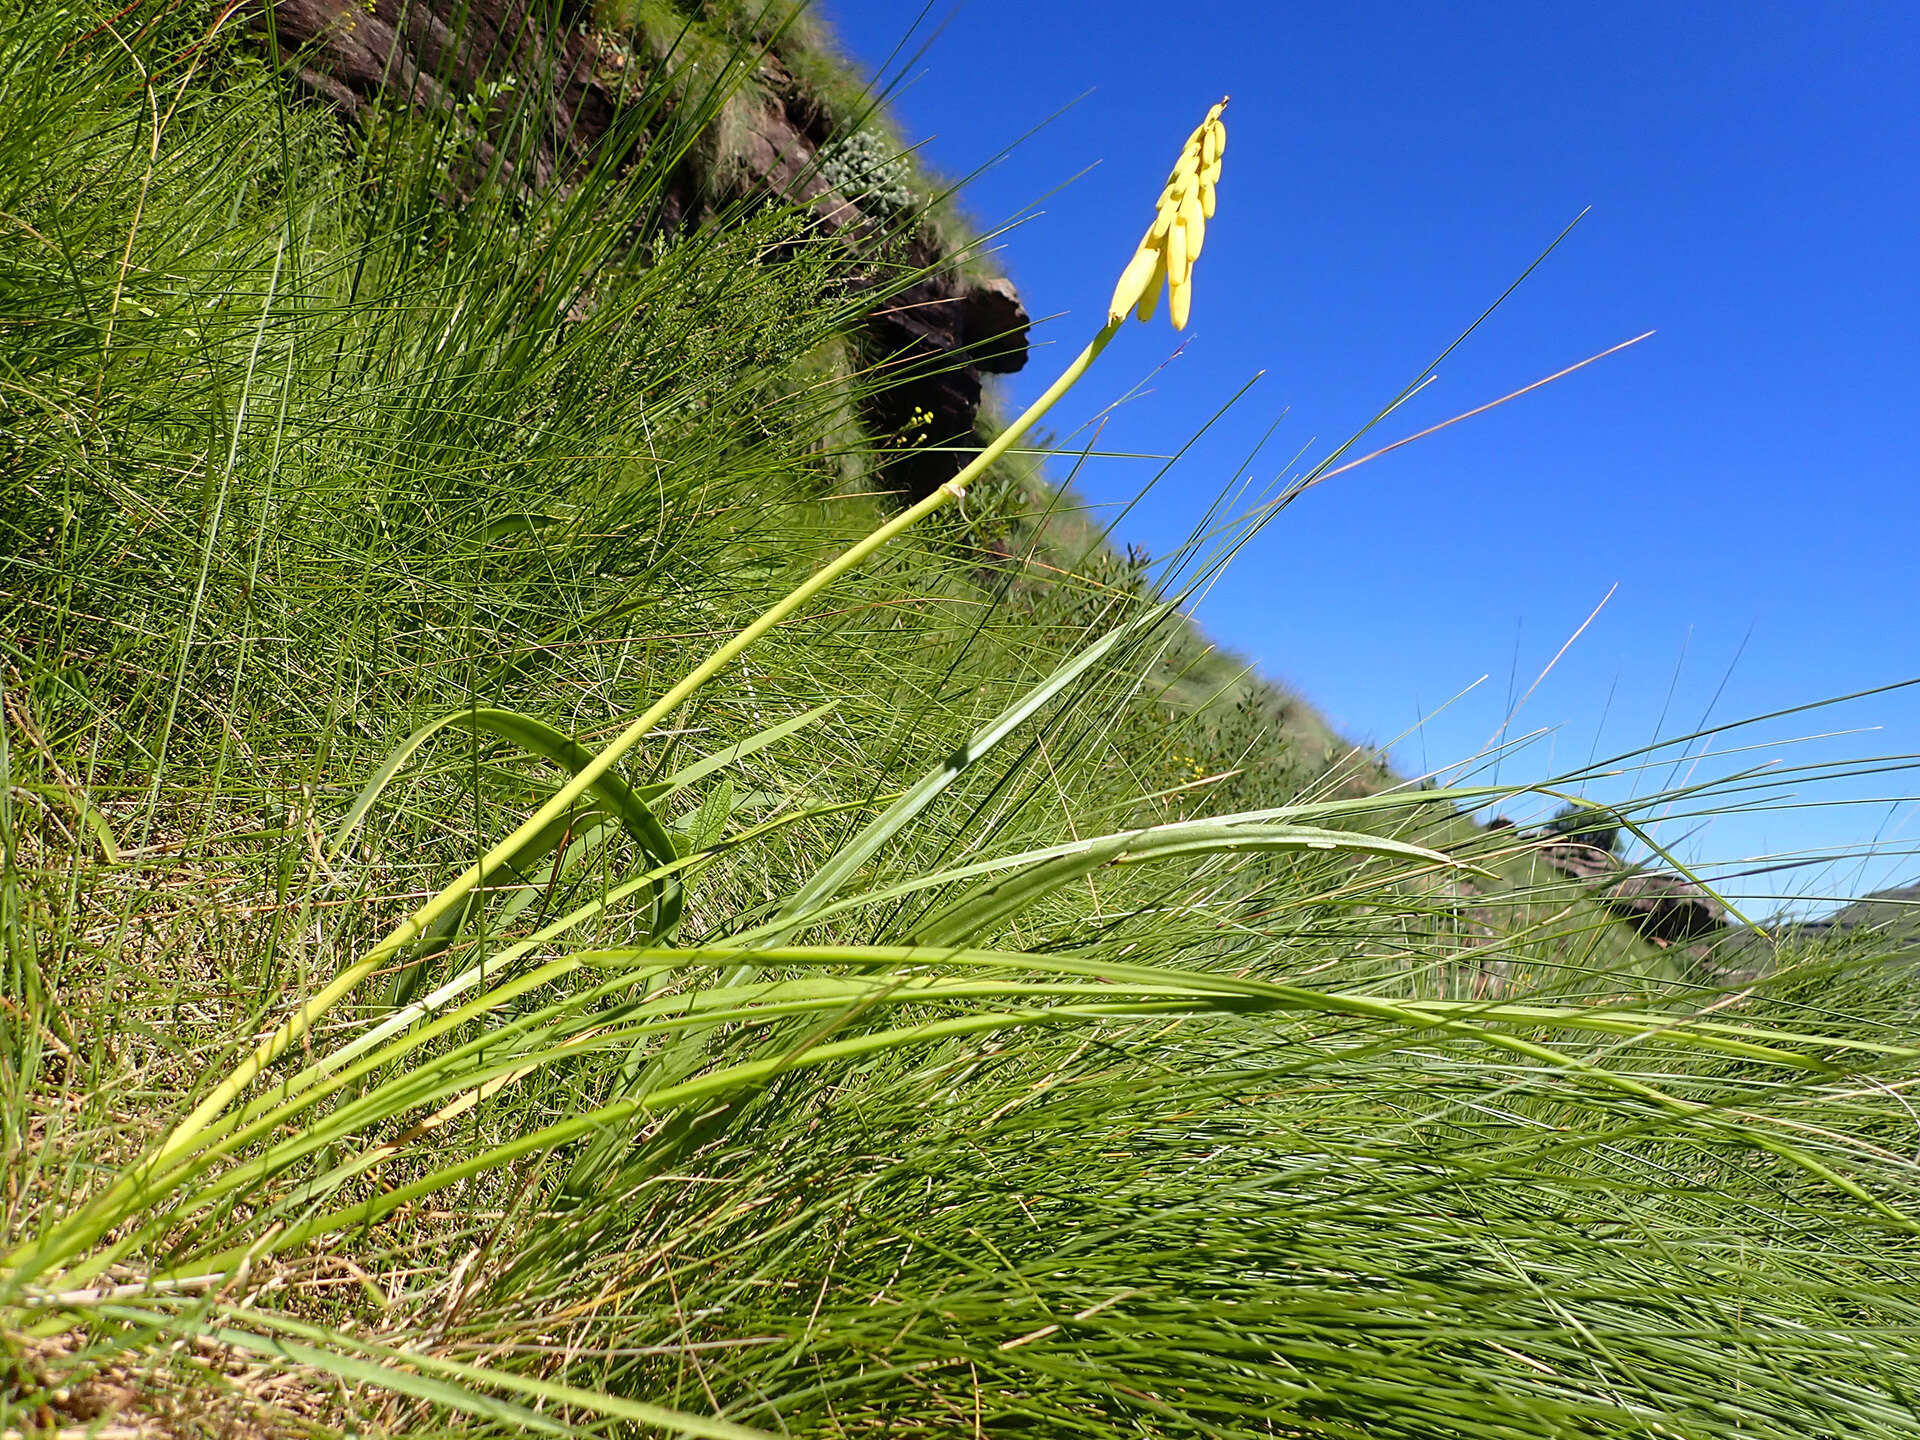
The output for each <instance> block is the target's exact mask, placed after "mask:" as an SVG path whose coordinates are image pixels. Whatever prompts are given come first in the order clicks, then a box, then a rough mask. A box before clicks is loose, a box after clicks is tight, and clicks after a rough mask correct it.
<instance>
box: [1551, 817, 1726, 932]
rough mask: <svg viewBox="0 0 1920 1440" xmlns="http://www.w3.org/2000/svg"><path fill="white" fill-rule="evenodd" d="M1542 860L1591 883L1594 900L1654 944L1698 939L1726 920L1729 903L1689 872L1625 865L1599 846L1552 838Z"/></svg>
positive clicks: (1713, 930) (1716, 928) (1720, 926)
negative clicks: (1713, 894) (1715, 896)
mask: <svg viewBox="0 0 1920 1440" xmlns="http://www.w3.org/2000/svg"><path fill="white" fill-rule="evenodd" d="M1540 858H1541V859H1543V860H1545V861H1546V862H1547V863H1548V864H1549V865H1551V866H1553V867H1554V868H1555V869H1556V870H1559V871H1561V872H1563V873H1565V874H1567V875H1571V876H1572V877H1574V878H1575V879H1576V880H1584V881H1588V882H1590V883H1591V884H1592V886H1593V898H1594V899H1595V900H1597V901H1598V902H1599V903H1600V904H1602V905H1604V906H1606V908H1607V909H1609V910H1611V911H1613V912H1614V913H1615V914H1616V915H1618V916H1619V917H1620V918H1621V919H1623V920H1625V921H1626V922H1627V923H1628V924H1630V925H1632V926H1633V928H1634V929H1635V930H1638V931H1639V932H1640V933H1641V934H1642V935H1644V936H1646V937H1647V939H1649V940H1652V941H1655V942H1656V943H1659V944H1662V945H1674V944H1679V943H1681V942H1684V941H1689V940H1697V939H1699V938H1700V937H1701V936H1703V935H1709V934H1712V933H1713V932H1715V931H1717V930H1719V929H1721V928H1722V927H1723V926H1724V925H1725V924H1726V923H1727V911H1726V907H1725V906H1723V905H1722V904H1721V903H1720V902H1719V901H1718V900H1716V899H1714V898H1713V896H1711V895H1709V894H1708V893H1707V892H1706V891H1705V890H1703V889H1701V887H1700V886H1698V885H1696V884H1694V883H1693V882H1692V881H1691V880H1688V879H1687V878H1686V877H1685V876H1682V875H1675V874H1673V873H1672V872H1671V871H1666V870H1645V869H1639V868H1636V867H1632V866H1627V865H1624V864H1622V863H1621V861H1620V858H1619V857H1618V856H1616V855H1614V854H1613V853H1612V852H1611V851H1609V850H1603V849H1601V848H1600V847H1599V846H1598V845H1582V844H1580V843H1578V842H1576V841H1566V840H1551V839H1549V840H1547V841H1546V842H1544V843H1543V844H1541V846H1540Z"/></svg>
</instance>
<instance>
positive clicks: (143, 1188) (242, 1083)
mask: <svg viewBox="0 0 1920 1440" xmlns="http://www.w3.org/2000/svg"><path fill="white" fill-rule="evenodd" d="M1118 329H1119V322H1118V321H1115V320H1110V321H1109V322H1108V323H1107V324H1106V325H1105V326H1103V327H1102V328H1101V330H1100V332H1099V333H1098V334H1096V335H1095V336H1094V337H1093V339H1092V340H1090V341H1089V342H1088V343H1087V346H1086V348H1085V349H1083V350H1082V351H1081V352H1080V353H1079V354H1078V355H1077V356H1075V357H1074V359H1073V362H1072V363H1071V364H1070V365H1068V366H1067V368H1066V369H1065V370H1063V371H1061V372H1060V376H1059V378H1058V379H1056V380H1055V381H1054V382H1053V384H1052V385H1050V386H1048V387H1047V390H1046V392H1045V393H1044V394H1043V395H1041V396H1040V398H1039V399H1037V400H1035V401H1034V402H1033V403H1032V404H1031V405H1029V406H1028V407H1027V408H1026V410H1025V411H1024V412H1023V413H1022V414H1021V415H1020V417H1019V418H1018V419H1017V420H1015V421H1014V422H1013V423H1012V424H1011V425H1009V426H1008V427H1007V428H1006V429H1005V430H1003V431H1001V432H1000V434H998V435H996V436H995V437H994V438H993V440H992V441H991V442H990V443H989V444H987V445H986V446H985V447H984V448H983V449H982V450H981V451H980V453H979V454H978V455H976V456H974V458H973V459H972V460H971V461H970V462H968V464H967V466H966V468H965V469H963V470H961V472H960V473H959V474H958V475H956V476H954V477H953V479H951V480H949V481H947V483H946V484H944V485H942V486H941V487H940V488H939V489H938V490H936V491H934V492H933V494H931V495H929V496H927V497H926V499H924V500H921V501H920V502H918V503H917V504H915V505H913V506H910V507H909V508H908V509H906V510H903V511H901V512H900V513H899V514H898V515H896V516H894V517H893V518H892V519H891V520H889V521H887V522H886V524H884V525H882V526H880V527H879V528H878V529H877V530H875V531H874V532H873V533H872V534H871V535H868V536H867V537H866V538H865V539H863V540H861V541H859V542H858V543H857V544H855V545H853V546H851V547H849V548H848V549H847V550H845V551H843V552H842V553H841V554H840V555H839V556H838V557H836V558H835V559H833V560H832V561H830V562H829V563H828V564H826V565H825V566H823V567H822V568H821V569H820V570H818V571H816V572H815V573H814V574H813V575H811V576H809V577H808V578H807V579H806V580H805V581H803V582H801V584H799V585H798V586H796V587H795V588H794V589H793V590H792V591H791V592H790V593H789V594H788V595H786V596H785V597H784V598H783V599H781V600H780V601H778V602H777V603H775V604H774V605H773V606H772V607H771V608H770V609H768V610H767V611H766V613H765V614H763V615H761V616H760V618H759V619H757V620H755V621H754V622H753V623H752V624H751V625H748V626H747V627H746V628H745V629H744V630H742V631H741V632H740V633H739V634H737V635H735V636H734V637H733V638H732V639H730V640H728V641H727V642H726V643H725V644H724V645H722V646H720V648H719V649H717V650H715V651H714V652H713V654H711V655H709V656H708V657H707V658H706V659H705V660H704V661H702V662H701V663H700V664H699V665H698V666H696V667H695V668H694V669H693V670H691V671H689V672H688V673H687V675H686V676H685V677H684V678H683V679H682V680H681V681H680V682H679V683H678V684H676V685H675V686H674V687H673V688H672V689H671V690H669V691H667V693H666V694H664V695H662V696H661V697H660V698H659V699H658V700H657V701H655V702H654V703H653V705H652V706H651V707H649V708H648V710H647V711H646V713H645V714H643V715H641V716H640V717H639V718H638V719H636V720H635V721H634V722H633V723H632V724H631V725H629V726H628V727H627V728H626V730H624V731H623V732H622V733H621V734H620V736H619V737H618V738H617V739H615V740H614V741H613V743H612V744H610V745H608V746H607V747H606V749H604V750H602V751H601V752H600V753H599V754H598V755H596V756H595V757H594V759H593V761H592V762H591V763H590V764H588V765H587V766H586V767H585V768H584V769H582V770H581V771H580V773H579V774H577V775H575V776H574V777H573V778H572V779H571V780H570V781H568V782H567V783H566V784H565V785H563V786H561V787H560V789H559V790H558V791H556V792H555V793H554V795H553V797H552V798H551V799H550V800H548V801H547V803H546V804H544V805H542V806H541V807H540V808H539V809H538V810H537V811H535V812H534V813H533V814H532V815H531V816H530V817H528V819H527V820H526V821H524V822H523V823H522V824H521V825H520V827H519V828H518V829H517V830H515V831H514V832H513V833H512V834H511V835H509V836H507V838H506V839H504V840H502V841H501V842H500V843H499V844H497V845H495V846H494V847H493V848H492V849H491V850H489V851H488V852H487V853H486V854H485V855H484V856H482V857H481V858H480V860H479V861H478V862H477V863H476V864H474V865H473V866H472V867H471V868H470V869H468V870H467V871H466V873H465V874H463V875H461V876H460V877H459V878H458V879H456V880H455V881H453V882H452V883H451V884H450V885H448V886H447V887H446V888H445V889H443V890H441V891H440V892H439V893H438V894H437V895H435V896H433V898H432V899H430V900H428V901H427V902H426V903H425V904H423V905H422V906H421V907H420V908H419V909H418V910H416V911H414V912H413V914H411V915H410V916H408V917H407V918H406V919H405V920H404V921H402V922H401V923H400V924H399V925H398V926H396V927H395V928H394V930H393V931H392V933H390V934H389V935H388V936H387V937H386V938H385V939H384V940H382V941H380V943H379V944H377V945H375V946H374V947H373V949H371V950H369V951H368V952H367V953H366V954H365V955H363V956H362V957H361V958H360V959H359V960H357V961H355V962H354V963H353V964H352V965H349V966H348V967H347V968H346V969H345V970H342V971H341V972H340V973H339V974H338V975H337V976H335V977H334V979H333V980H332V982H331V983H329V984H328V985H327V986H326V988H324V989H323V990H321V991H320V992H319V993H318V994H316V995H314V996H313V997H312V998H310V999H309V1000H307V1001H306V1002H305V1003H304V1004H302V1005H301V1006H300V1008H299V1009H298V1010H296V1011H295V1012H294V1013H293V1014H292V1015H291V1016H289V1017H288V1018H287V1020H286V1022H285V1023H284V1024H282V1025H281V1026H280V1027H279V1028H278V1029H277V1030H275V1031H274V1032H273V1034H271V1035H269V1036H268V1037H267V1038H266V1039H265V1040H264V1041H262V1042H261V1044H260V1046H259V1048H258V1049H256V1050H255V1051H254V1052H253V1054H252V1055H251V1056H249V1057H248V1058H247V1059H246V1060H244V1061H242V1062H241V1064H240V1065H239V1066H238V1067H237V1068H235V1070H234V1071H233V1073H232V1074H231V1075H229V1076H227V1078H226V1079H225V1080H222V1081H221V1082H220V1084H219V1085H218V1086H216V1087H215V1088H214V1091H213V1093H212V1094H211V1095H209V1096H207V1098H206V1099H205V1100H203V1101H201V1102H200V1104H199V1105H197V1106H195V1107H194V1109H193V1111H192V1113H191V1114H189V1115H188V1116H187V1117H186V1118H185V1119H184V1120H182V1121H181V1122H180V1123H179V1124H178V1125H176V1126H175V1127H174V1129H173V1131H172V1133H171V1134H169V1135H168V1136H167V1138H166V1139H165V1140H164V1141H163V1142H162V1143H161V1145H160V1147H159V1148H158V1149H157V1150H155V1151H153V1152H152V1153H151V1154H150V1155H148V1156H147V1158H146V1159H145V1160H144V1161H142V1162H141V1163H140V1165H139V1166H137V1167H136V1168H135V1169H134V1170H133V1171H131V1172H130V1173H128V1174H126V1175H123V1176H122V1177H121V1178H120V1179H119V1180H118V1181H116V1182H115V1184H114V1185H113V1186H112V1187H111V1188H110V1189H109V1190H108V1191H107V1192H106V1193H105V1194H103V1195H102V1196H101V1197H100V1200H99V1202H97V1203H96V1204H92V1205H88V1206H86V1207H84V1208H83V1209H82V1211H81V1212H79V1213H78V1214H76V1215H74V1216H73V1217H72V1219H71V1220H70V1221H69V1222H68V1223H69V1224H75V1222H80V1228H82V1230H83V1231H92V1232H94V1233H93V1234H92V1235H85V1236H83V1238H80V1245H81V1246H82V1247H84V1246H85V1245H87V1244H91V1243H92V1242H93V1240H94V1239H96V1238H97V1237H98V1235H100V1234H104V1233H105V1229H107V1228H111V1225H112V1223H113V1221H112V1220H111V1219H108V1217H115V1216H117V1215H118V1214H119V1212H120V1210H121V1208H122V1207H123V1206H124V1205H125V1203H126V1202H127V1200H128V1199H129V1198H130V1197H133V1196H137V1195H144V1196H147V1197H148V1198H154V1197H153V1195H152V1187H153V1184H154V1182H155V1181H157V1180H159V1179H160V1177H161V1175H162V1173H163V1172H164V1171H165V1169H166V1168H167V1162H168V1161H169V1160H171V1159H173V1157H175V1156H176V1155H178V1154H179V1153H180V1152H181V1151H182V1150H183V1149H185V1148H186V1147H187V1146H189V1145H191V1144H192V1143H193V1142H194V1140H195V1139H196V1138H197V1137H198V1136H199V1135H200V1134H201V1132H202V1131H204V1130H205V1129H206V1128H207V1126H208V1125H210V1124H211V1123H212V1122H213V1121H214V1119H215V1118H217V1117H218V1116H219V1115H220V1113H221V1112H222V1111H224V1110H225V1109H226V1108H227V1106H228V1105H229V1104H231V1103H232V1102H233V1100H234V1097H235V1096H237V1095H239V1093H240V1092H241V1091H242V1090H244V1089H245V1088H246V1087H247V1086H248V1085H249V1084H251V1083H252V1081H253V1080H254V1078H255V1077H256V1076H257V1075H259V1074H260V1072H261V1071H262V1070H264V1069H266V1067H267V1066H269V1065H271V1064H272V1063H273V1062H274V1061H275V1060H276V1059H278V1058H279V1057H280V1056H281V1055H283V1054H284V1053H285V1052H286V1050H287V1048H288V1047H289V1046H291V1045H292V1044H294V1042H296V1041H297V1040H299V1039H300V1037H301V1036H303V1035H305V1034H306V1033H307V1032H308V1031H309V1030H311V1029H312V1028H313V1025H314V1023H315V1022H316V1021H318V1020H319V1019H320V1017H321V1016H323V1015H325V1014H326V1013H327V1011H328V1010H330V1009H332V1008H333V1006H334V1005H336V1004H337V1003H339V1001H340V1000H341V998H342V997H343V996H345V995H346V994H348V993H349V992H350V991H351V990H353V988H354V987H355V986H357V985H359V984H360V982H361V981H363V980H365V979H366V978H367V977H368V976H369V975H371V974H373V972H374V971H376V970H378V969H379V968H380V967H381V966H382V965H383V964H385V963H386V962H387V961H389V960H391V959H393V958H394V957H395V956H396V955H398V954H399V953H400V952H401V951H403V950H404V949H406V947H407V946H409V945H411V944H412V943H413V942H414V941H415V940H417V939H419V938H420V936H421V935H422V934H423V933H425V931H426V929H427V927H429V926H430V925H432V924H433V922H434V921H435V920H436V919H437V918H439V917H440V916H441V915H444V914H445V913H446V912H447V911H448V910H450V909H451V908H452V907H453V906H455V905H457V904H459V903H460V901H461V900H462V899H463V898H464V897H465V896H466V895H467V894H468V893H470V892H471V891H472V890H473V889H474V888H475V887H476V886H478V885H479V884H481V882H483V881H484V880H485V879H486V878H487V877H488V876H489V875H491V874H493V873H494V872H495V871H496V870H498V869H499V868H500V866H501V864H502V863H503V862H504V861H505V860H507V859H508V858H509V857H510V856H512V855H513V853H514V852H515V851H516V850H518V849H519V847H520V846H521V845H523V844H524V843H525V842H526V841H527V840H529V839H530V838H532V837H533V836H534V835H537V834H538V833H539V832H540V831H541V829H542V828H543V827H545V826H546V825H547V824H548V823H549V822H550V821H552V820H553V819H554V818H555V817H557V816H559V815H560V814H562V813H563V812H564V811H566V810H567V809H568V808H569V807H571V806H572V805H573V804H574V802H575V801H577V800H579V799H580V797H581V796H582V795H584V794H586V793H587V791H588V789H589V788H591V786H592V785H593V783H594V781H596V780H598V779H599V778H600V777H601V776H602V775H604V774H605V773H606V772H607V771H608V770H610V769H612V768H613V766H614V765H615V764H617V763H618V762H619V760H620V758H621V757H622V756H623V755H625V754H626V753H627V752H628V751H629V750H631V749H632V748H633V747H634V746H635V745H636V744H638V743H639V741H640V740H642V739H643V738H644V737H645V736H646V735H647V734H648V733H649V732H650V731H652V730H653V729H654V727H655V726H657V725H659V724H660V722H661V721H662V720H664V719H666V717H667V716H669V715H671V714H672V713H673V712H674V711H675V710H677V709H678V708H679V707H680V706H681V705H683V704H684V703H686V701H687V699H688V698H689V697H690V696H692V695H693V693H694V692H695V691H696V690H698V689H699V688H700V687H701V686H702V685H704V684H706V683H707V681H709V680H711V679H712V678H713V677H714V676H715V675H717V674H719V673H720V671H722V670H724V669H725V668H726V667H727V666H728V665H729V664H730V663H732V661H733V660H734V659H735V657H737V656H738V655H740V653H741V652H742V651H744V650H746V649H747V648H748V647H749V646H751V645H753V644H754V643H755V642H756V641H758V640H759V639H760V638H761V637H762V636H764V635H765V634H766V633H767V632H768V631H769V630H771V629H773V627H774V626H776V625H778V624H779V623H780V622H781V621H783V620H785V619H786V618H787V617H788V616H790V615H792V614H793V613H794V612H795V611H797V610H799V609H800V608H801V606H803V605H805V604H806V603H807V602H808V601H809V600H811V599H813V597H814V596H815V595H818V594H819V593H820V592H821V591H822V590H824V589H826V588H827V586H829V585H831V584H833V582H834V581H836V580H838V579H839V578H840V577H841V576H842V575H845V574H846V573H847V572H848V571H849V570H852V569H853V568H854V567H855V566H857V565H859V564H860V563H861V562H862V561H864V560H866V559H867V557H868V556H870V555H872V554H873V553H874V552H875V551H877V550H879V549H880V548H881V547H882V546H884V545H886V544H887V543H888V542H889V541H891V540H893V539H894V538H896V537H897V536H899V535H900V534H902V533H903V532H905V531H906V530H909V529H911V528H912V527H913V526H914V525H917V524H918V523H919V522H920V521H922V520H924V519H925V518H926V517H927V516H929V515H931V514H933V513H934V512H935V511H937V510H940V509H942V508H944V507H945V506H947V505H948V504H950V503H952V502H953V501H955V500H958V499H960V498H962V497H963V496H964V495H965V494H966V487H967V486H968V485H970V484H972V483H973V481H975V480H976V479H978V478H979V477H980V475H981V474H982V473H984V472H985V471H986V469H987V467H988V466H990V465H992V464H993V462H994V461H995V460H998V459H999V458H1000V457H1001V456H1002V455H1004V454H1005V453H1006V452H1007V450H1008V449H1010V448H1011V447H1012V446H1013V445H1015V444H1017V443H1018V442H1019V441H1020V440H1021V439H1022V438H1023V437H1024V436H1025V435H1026V434H1027V432H1028V431H1029V430H1031V429H1032V428H1033V426H1034V425H1035V424H1036V423H1037V422H1038V421H1039V420H1040V418H1041V417H1042V416H1043V415H1045V414H1046V413H1047V412H1048V411H1049V410H1051V409H1052V408H1053V407H1054V406H1055V405H1056V404H1058V403H1059V401H1060V399H1061V397H1062V396H1064V395H1065V394H1066V393H1067V391H1069V390H1071V389H1072V388H1073V386H1074V384H1075V383H1076V382H1077V381H1078V380H1079V379H1080V377H1081V376H1082V375H1084V374H1086V372H1087V367H1088V366H1090V365H1092V364H1093V362H1094V360H1095V359H1097V358H1098V357H1099V355H1100V352H1101V351H1102V350H1104V349H1106V347H1107V342H1108V341H1110V340H1112V339H1113V336H1114V334H1115V332H1116V331H1117V330H1118ZM162 1188H165V1187H164V1186H163V1187H162ZM89 1219H91V1221H92V1223H90V1224H89V1223H85V1222H86V1221H88V1220H89ZM102 1219H108V1224H107V1225H106V1227H104V1228H97V1227H99V1222H100V1221H101V1220H102ZM62 1228H63V1229H64V1228H66V1227H62ZM62 1238H65V1239H67V1240H68V1241H69V1243H70V1242H71V1241H72V1239H74V1238H76V1237H74V1236H73V1235H72V1233H71V1232H69V1235H68V1236H66V1237H62ZM48 1240H49V1241H50V1242H51V1244H49V1245H48V1246H46V1247H45V1248H44V1249H43V1250H42V1251H41V1255H39V1256H36V1257H35V1258H36V1259H44V1260H53V1261H54V1262H55V1263H58V1257H59V1255H60V1252H61V1251H63V1250H66V1251H67V1253H68V1254H69V1255H70V1254H71V1253H73V1252H72V1250H71V1249H69V1248H68V1246H66V1245H62V1244H61V1243H60V1241H59V1240H58V1239H55V1237H52V1236H49V1237H48ZM49 1252H51V1253H49ZM15 1258H19V1257H18V1255H17V1254H16V1257H15Z"/></svg>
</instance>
